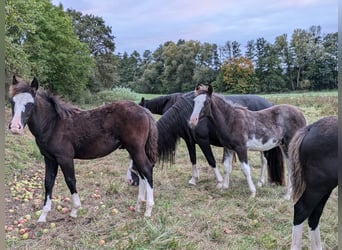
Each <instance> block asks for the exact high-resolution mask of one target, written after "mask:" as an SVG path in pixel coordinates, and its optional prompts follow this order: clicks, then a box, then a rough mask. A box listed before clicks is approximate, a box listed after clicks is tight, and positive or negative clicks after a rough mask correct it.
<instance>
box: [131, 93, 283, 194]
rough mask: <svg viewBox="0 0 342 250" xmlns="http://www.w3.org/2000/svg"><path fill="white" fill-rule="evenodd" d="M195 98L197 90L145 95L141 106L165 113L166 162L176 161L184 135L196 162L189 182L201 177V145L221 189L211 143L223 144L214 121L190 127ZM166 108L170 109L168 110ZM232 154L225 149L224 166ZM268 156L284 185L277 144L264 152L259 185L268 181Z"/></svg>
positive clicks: (254, 101) (255, 106) (161, 127)
mask: <svg viewBox="0 0 342 250" xmlns="http://www.w3.org/2000/svg"><path fill="white" fill-rule="evenodd" d="M194 97H195V95H194V92H193V91H192V92H188V93H185V94H182V93H175V94H171V95H165V96H161V97H157V98H154V99H152V100H145V99H144V98H142V100H141V102H140V105H142V106H144V107H146V108H148V109H150V110H151V111H152V113H156V114H160V115H162V117H161V118H160V119H159V120H158V121H157V127H158V132H159V137H158V138H159V139H158V151H159V157H160V158H159V159H160V160H162V161H165V160H173V157H174V152H175V149H176V144H177V142H178V141H179V139H180V138H182V139H184V141H185V143H186V146H187V148H188V152H189V156H190V160H191V163H192V177H191V179H190V180H189V183H190V184H192V185H196V182H197V180H198V170H197V166H196V144H198V145H199V146H200V148H201V150H202V152H203V153H204V155H205V157H206V159H207V161H208V163H209V165H210V166H211V167H212V169H213V171H214V173H215V177H216V180H217V182H218V188H222V181H223V178H222V176H221V174H220V172H219V171H218V170H217V168H216V160H215V158H214V155H213V152H212V150H211V146H210V145H214V146H219V147H222V144H221V142H220V141H219V139H218V137H217V135H216V133H215V132H214V130H213V123H212V121H211V120H209V119H207V118H203V119H201V120H200V122H199V124H198V126H197V127H196V128H195V129H194V130H192V129H191V128H190V127H189V123H188V121H189V118H190V115H191V112H192V109H193V105H194V103H193V98H194ZM224 98H225V99H227V100H230V101H232V102H234V103H238V104H240V105H242V106H246V107H247V108H248V109H250V110H261V109H265V108H268V107H271V106H272V105H273V104H272V103H270V102H269V101H267V100H266V99H264V98H262V97H259V96H256V95H232V96H224ZM165 107H169V108H168V109H167V110H166V111H165ZM232 155H233V154H232V152H231V151H230V150H229V149H228V148H225V149H224V154H223V159H224V165H228V164H231V161H232ZM264 156H265V157H266V159H267V164H268V171H269V179H270V181H271V182H274V183H277V184H281V185H282V184H284V165H283V164H284V162H283V156H282V153H281V150H280V148H279V147H276V148H273V149H271V150H269V151H265V152H264V153H263V154H261V161H262V168H261V175H260V179H259V182H258V185H259V186H262V185H263V184H264V176H265V169H266V160H265V158H264ZM130 169H131V167H130V168H129V170H128V172H127V173H128V174H127V179H128V180H129V182H130V183H132V184H138V178H136V177H135V176H134V174H131V172H130ZM223 188H227V186H224V187H223Z"/></svg>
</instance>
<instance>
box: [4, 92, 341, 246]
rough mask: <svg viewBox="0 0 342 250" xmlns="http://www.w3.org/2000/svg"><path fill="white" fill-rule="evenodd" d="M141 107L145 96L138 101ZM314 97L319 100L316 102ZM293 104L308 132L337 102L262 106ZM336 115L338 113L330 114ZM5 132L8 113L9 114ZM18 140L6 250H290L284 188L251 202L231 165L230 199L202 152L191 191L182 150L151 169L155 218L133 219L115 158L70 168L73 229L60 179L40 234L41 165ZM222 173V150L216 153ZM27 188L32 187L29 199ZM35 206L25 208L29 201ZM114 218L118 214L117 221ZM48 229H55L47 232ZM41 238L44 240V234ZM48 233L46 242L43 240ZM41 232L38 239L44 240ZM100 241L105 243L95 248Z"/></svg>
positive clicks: (122, 163)
mask: <svg viewBox="0 0 342 250" xmlns="http://www.w3.org/2000/svg"><path fill="white" fill-rule="evenodd" d="M143 96H144V97H146V98H147V99H149V98H151V97H147V95H143ZM317 96H318V97H317ZM271 98H272V100H271V101H276V102H277V103H278V102H286V103H288V102H290V104H294V103H295V105H298V106H299V108H301V109H302V110H303V111H304V113H305V116H306V118H307V120H308V121H309V122H313V121H315V120H318V119H319V118H320V117H322V116H324V115H325V113H326V112H329V114H330V113H332V114H333V113H334V112H336V113H335V114H337V96H336V95H333V97H331V96H330V95H328V96H321V95H316V96H314V97H312V96H306V95H304V96H300V97H299V98H289V96H285V97H279V96H270V97H269V98H268V99H271ZM335 105H336V106H335ZM6 111H7V112H6V123H7V122H8V121H9V119H10V112H9V110H8V109H7V110H6ZM25 130H26V131H25V134H24V135H22V136H14V135H11V134H8V133H6V135H5V137H6V138H5V152H6V155H5V167H6V190H5V193H6V202H5V207H6V211H5V212H6V217H5V225H6V228H8V227H9V226H11V225H13V226H14V229H13V230H10V231H8V230H7V231H6V247H7V249H38V250H39V249H42V250H43V249H44V250H45V249H132V250H133V249H134V250H137V249H139V250H140V249H141V250H142V249H189V250H192V249H196V250H197V249H234V250H235V249H253V250H254V249H289V247H290V243H291V230H292V216H293V214H292V213H293V204H292V202H291V201H284V200H283V198H282V196H283V194H284V192H285V187H279V186H273V185H267V186H265V187H262V188H258V187H257V194H256V197H255V198H254V199H251V198H249V189H248V185H247V182H246V180H245V178H244V175H243V174H242V171H241V170H240V168H239V164H238V163H235V165H234V168H233V172H232V175H231V185H230V188H229V189H228V190H217V189H216V183H215V181H214V176H213V173H212V170H211V169H210V168H209V167H208V164H207V162H206V161H205V158H204V156H203V154H202V153H201V152H200V151H199V150H198V154H197V155H198V168H199V172H200V181H199V183H198V184H197V185H196V186H189V185H188V180H189V179H190V174H191V163H190V160H189V157H188V153H187V150H186V147H185V144H184V142H183V141H181V142H180V144H179V145H178V148H177V151H176V160H175V163H174V164H172V165H171V166H169V165H168V164H164V166H163V167H162V166H161V165H157V166H156V167H155V169H154V183H155V188H154V196H155V197H154V198H155V207H154V209H153V211H152V217H151V218H150V219H146V218H144V216H143V212H142V213H138V212H132V211H130V209H129V207H130V206H134V205H135V203H136V199H137V190H138V189H137V188H136V187H130V186H127V184H126V183H125V179H124V178H125V175H126V171H127V166H128V163H129V159H128V153H127V152H126V151H124V150H117V151H115V152H114V153H112V154H111V155H109V156H107V157H104V158H101V159H97V160H92V161H80V160H76V161H75V169H76V178H77V186H78V191H79V194H80V197H81V202H82V207H81V209H80V210H79V212H78V218H77V219H70V218H68V215H67V214H63V213H61V212H60V211H58V210H57V206H62V207H67V208H70V207H71V204H70V201H66V200H65V198H66V197H68V198H70V194H69V191H68V189H67V187H66V184H65V182H64V178H63V176H62V173H61V171H59V173H58V176H57V180H56V184H55V187H54V193H53V194H54V199H53V207H52V211H51V212H50V213H49V215H48V218H47V219H48V222H47V223H42V224H38V223H37V222H36V221H37V219H38V215H36V214H35V212H36V211H39V210H40V209H41V208H42V198H43V194H44V190H43V179H44V164H43V159H42V157H41V156H40V154H39V151H38V149H37V148H36V145H35V142H34V138H33V137H32V135H31V134H30V132H29V131H28V129H25ZM213 150H214V154H215V157H216V159H217V163H218V167H219V169H220V171H221V173H222V164H221V156H222V148H218V147H213ZM249 159H250V164H251V166H252V176H253V181H254V183H256V182H257V178H258V177H259V173H260V160H259V154H258V153H256V152H251V153H249ZM27 187H31V188H30V189H29V190H31V191H28V190H27ZM28 194H29V195H31V197H32V199H29V200H28V199H25V195H26V197H27V195H28ZM113 210H114V211H115V212H113ZM337 211H338V206H337V190H334V192H333V193H332V196H331V197H330V199H329V200H328V203H327V205H326V208H325V210H324V212H323V216H322V218H321V223H320V228H321V238H322V241H323V245H324V248H325V249H337V234H338V220H337ZM26 215H30V216H31V218H32V219H30V220H29V221H27V222H26V223H23V226H22V227H23V228H28V230H29V232H28V233H29V239H26V240H23V239H22V236H21V235H20V234H19V233H18V232H17V231H16V229H17V228H18V230H19V227H18V226H17V225H15V223H16V222H17V221H18V220H20V218H21V217H24V216H26ZM50 223H55V225H56V227H54V228H50ZM44 229H45V231H43V230H44ZM46 229H47V232H46ZM43 232H44V233H43ZM99 240H104V245H100V243H99ZM303 249H309V239H308V232H307V230H303Z"/></svg>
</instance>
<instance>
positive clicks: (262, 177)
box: [257, 152, 267, 187]
mask: <svg viewBox="0 0 342 250" xmlns="http://www.w3.org/2000/svg"><path fill="white" fill-rule="evenodd" d="M260 160H261V170H260V177H259V180H258V184H257V185H258V187H262V186H263V185H265V175H266V169H267V160H266V158H265V155H264V152H260Z"/></svg>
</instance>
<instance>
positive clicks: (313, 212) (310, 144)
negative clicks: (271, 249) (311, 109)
mask: <svg viewBox="0 0 342 250" xmlns="http://www.w3.org/2000/svg"><path fill="white" fill-rule="evenodd" d="M337 148H338V120H337V116H329V117H324V118H322V119H320V120H318V121H316V122H315V123H313V124H311V125H308V126H306V127H304V128H302V129H300V130H298V132H297V133H296V135H295V136H294V137H293V139H292V140H291V143H290V146H289V157H290V163H291V164H290V166H291V168H292V171H291V173H292V177H291V178H292V185H293V186H292V188H293V200H294V201H295V205H294V209H293V210H294V215H293V228H292V245H291V249H301V242H302V231H303V223H304V221H305V220H306V219H308V222H309V227H310V239H311V249H322V243H321V238H320V232H319V225H318V224H319V219H320V218H321V215H322V212H323V209H324V206H325V204H326V202H327V200H328V198H329V196H330V194H331V192H332V190H333V189H334V188H335V187H336V186H337V183H338V168H339V166H340V165H341V163H339V162H338V155H337Z"/></svg>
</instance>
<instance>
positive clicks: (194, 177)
mask: <svg viewBox="0 0 342 250" xmlns="http://www.w3.org/2000/svg"><path fill="white" fill-rule="evenodd" d="M197 182H198V169H197V166H196V164H194V165H192V176H191V179H190V180H189V184H190V185H196V183H197Z"/></svg>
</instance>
